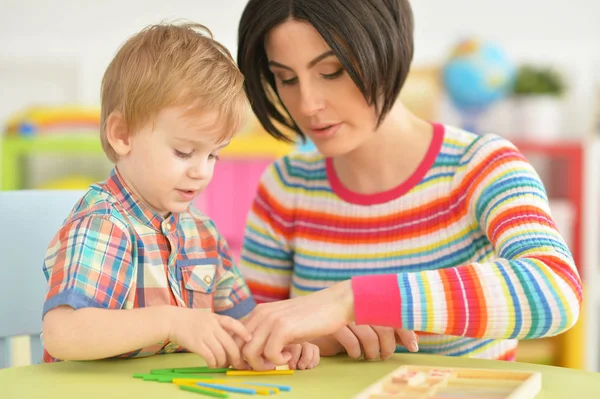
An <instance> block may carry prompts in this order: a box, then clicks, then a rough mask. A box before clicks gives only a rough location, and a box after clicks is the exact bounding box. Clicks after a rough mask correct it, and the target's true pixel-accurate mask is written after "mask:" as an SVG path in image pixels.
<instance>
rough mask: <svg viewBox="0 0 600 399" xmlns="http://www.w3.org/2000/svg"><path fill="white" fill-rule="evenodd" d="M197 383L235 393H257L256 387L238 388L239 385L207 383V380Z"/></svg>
mask: <svg viewBox="0 0 600 399" xmlns="http://www.w3.org/2000/svg"><path fill="white" fill-rule="evenodd" d="M196 385H198V386H201V387H205V388H214V389H220V390H221V391H228V392H235V393H248V394H251V395H255V394H256V389H252V388H238V387H232V386H230V385H221V384H212V383H210V384H209V383H205V382H197V383H196Z"/></svg>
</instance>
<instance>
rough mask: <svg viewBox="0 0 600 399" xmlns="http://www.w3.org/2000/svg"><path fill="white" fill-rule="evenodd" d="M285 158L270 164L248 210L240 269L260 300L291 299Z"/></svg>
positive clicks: (289, 211) (288, 215)
mask: <svg viewBox="0 0 600 399" xmlns="http://www.w3.org/2000/svg"><path fill="white" fill-rule="evenodd" d="M285 160H286V158H283V159H280V160H278V161H276V162H275V163H273V164H272V165H270V166H269V167H268V168H267V169H266V170H265V172H264V173H263V175H262V177H261V180H260V182H259V186H258V190H257V193H256V197H255V198H254V201H253V204H252V207H251V209H250V212H249V214H248V219H247V223H246V230H245V234H244V245H243V248H242V256H241V261H240V271H241V272H242V275H243V276H244V278H245V279H246V282H247V284H248V287H249V288H250V291H251V292H252V294H253V295H254V298H255V300H256V302H257V303H262V302H271V301H277V300H282V299H288V298H289V296H290V284H291V279H292V271H293V251H292V249H291V246H290V240H291V230H292V225H293V218H292V212H293V209H292V208H291V206H290V204H291V203H293V202H292V201H291V199H290V198H289V194H288V189H289V187H287V183H286V182H285V170H286V166H285V165H286V162H285Z"/></svg>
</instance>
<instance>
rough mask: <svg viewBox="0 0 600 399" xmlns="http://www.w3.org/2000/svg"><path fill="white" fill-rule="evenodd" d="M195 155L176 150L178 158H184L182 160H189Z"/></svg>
mask: <svg viewBox="0 0 600 399" xmlns="http://www.w3.org/2000/svg"><path fill="white" fill-rule="evenodd" d="M193 153H194V151H192V152H181V151H179V150H175V155H176V156H177V157H179V158H182V159H188V158H190V157H191V156H192V154H193Z"/></svg>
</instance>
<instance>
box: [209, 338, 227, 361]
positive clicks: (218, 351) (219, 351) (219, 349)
mask: <svg viewBox="0 0 600 399" xmlns="http://www.w3.org/2000/svg"><path fill="white" fill-rule="evenodd" d="M221 333H222V334H224V335H227V333H226V332H225V331H223V330H221ZM215 334H217V335H218V334H219V333H218V332H216V333H215ZM206 344H207V345H208V347H209V348H210V350H211V351H212V353H213V354H214V356H215V360H216V367H223V366H225V364H227V355H226V354H225V349H223V345H222V344H221V342H220V341H219V339H218V338H217V336H216V335H212V336H210V337H208V338H207V339H206Z"/></svg>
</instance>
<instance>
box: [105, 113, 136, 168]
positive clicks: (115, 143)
mask: <svg viewBox="0 0 600 399" xmlns="http://www.w3.org/2000/svg"><path fill="white" fill-rule="evenodd" d="M106 138H107V140H108V142H109V143H110V146H111V147H112V148H113V150H114V151H115V152H116V153H117V155H118V156H119V157H122V156H125V155H127V154H129V152H130V151H131V140H130V137H129V130H128V129H127V124H126V123H125V118H124V117H123V114H122V113H120V112H117V111H115V112H113V113H111V114H110V115H109V116H108V119H107V120H106Z"/></svg>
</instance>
